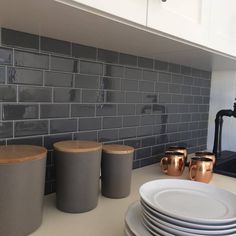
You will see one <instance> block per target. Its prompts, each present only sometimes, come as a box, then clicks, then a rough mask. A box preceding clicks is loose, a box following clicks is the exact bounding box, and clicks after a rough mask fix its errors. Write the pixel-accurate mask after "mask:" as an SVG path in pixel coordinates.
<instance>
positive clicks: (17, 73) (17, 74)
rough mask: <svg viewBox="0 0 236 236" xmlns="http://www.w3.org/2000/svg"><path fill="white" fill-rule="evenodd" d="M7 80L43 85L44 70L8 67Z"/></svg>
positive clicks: (10, 82)
mask: <svg viewBox="0 0 236 236" xmlns="http://www.w3.org/2000/svg"><path fill="white" fill-rule="evenodd" d="M7 80H8V83H9V84H32V85H43V72H42V71H40V70H30V69H23V68H16V67H8V68H7Z"/></svg>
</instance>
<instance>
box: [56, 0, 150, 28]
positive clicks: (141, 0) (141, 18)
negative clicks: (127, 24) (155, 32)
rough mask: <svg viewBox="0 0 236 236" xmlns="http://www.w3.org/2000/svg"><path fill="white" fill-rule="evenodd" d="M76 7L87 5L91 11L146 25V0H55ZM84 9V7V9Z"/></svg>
mask: <svg viewBox="0 0 236 236" xmlns="http://www.w3.org/2000/svg"><path fill="white" fill-rule="evenodd" d="M57 1H59V2H64V3H67V4H69V5H74V4H78V5H77V7H79V8H83V5H84V7H85V8H86V7H89V8H90V10H91V11H93V10H95V11H97V10H98V11H100V12H99V13H100V14H102V12H104V13H108V14H111V15H114V16H118V17H120V18H122V19H125V20H128V21H132V22H135V23H138V24H141V25H146V14H147V0H128V1H127V0H118V1H117V0H57ZM85 10H86V9H85Z"/></svg>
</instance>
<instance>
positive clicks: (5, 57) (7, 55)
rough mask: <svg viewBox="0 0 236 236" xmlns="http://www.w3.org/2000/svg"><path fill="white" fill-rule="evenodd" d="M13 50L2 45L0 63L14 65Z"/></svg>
mask: <svg viewBox="0 0 236 236" xmlns="http://www.w3.org/2000/svg"><path fill="white" fill-rule="evenodd" d="M12 63H13V52H12V49H8V48H3V47H0V65H12Z"/></svg>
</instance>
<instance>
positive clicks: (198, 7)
mask: <svg viewBox="0 0 236 236" xmlns="http://www.w3.org/2000/svg"><path fill="white" fill-rule="evenodd" d="M209 5H210V4H209V2H208V0H166V2H164V1H161V0H149V1H148V17H147V26H148V27H150V28H153V29H156V30H158V31H161V32H164V33H167V34H171V35H174V36H176V37H179V38H182V39H185V40H189V41H192V42H195V43H199V44H206V43H207V39H208V24H209V23H208V22H209V11H210V9H209Z"/></svg>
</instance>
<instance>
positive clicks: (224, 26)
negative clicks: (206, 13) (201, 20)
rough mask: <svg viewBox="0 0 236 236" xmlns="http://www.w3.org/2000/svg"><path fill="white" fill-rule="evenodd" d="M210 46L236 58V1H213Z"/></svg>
mask: <svg viewBox="0 0 236 236" xmlns="http://www.w3.org/2000/svg"><path fill="white" fill-rule="evenodd" d="M210 16H211V17H210V34H209V46H210V47H211V48H213V49H215V50H217V51H221V52H224V53H227V54H230V55H232V56H236V26H235V23H236V1H235V0H227V1H225V0H211V14H210Z"/></svg>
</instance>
